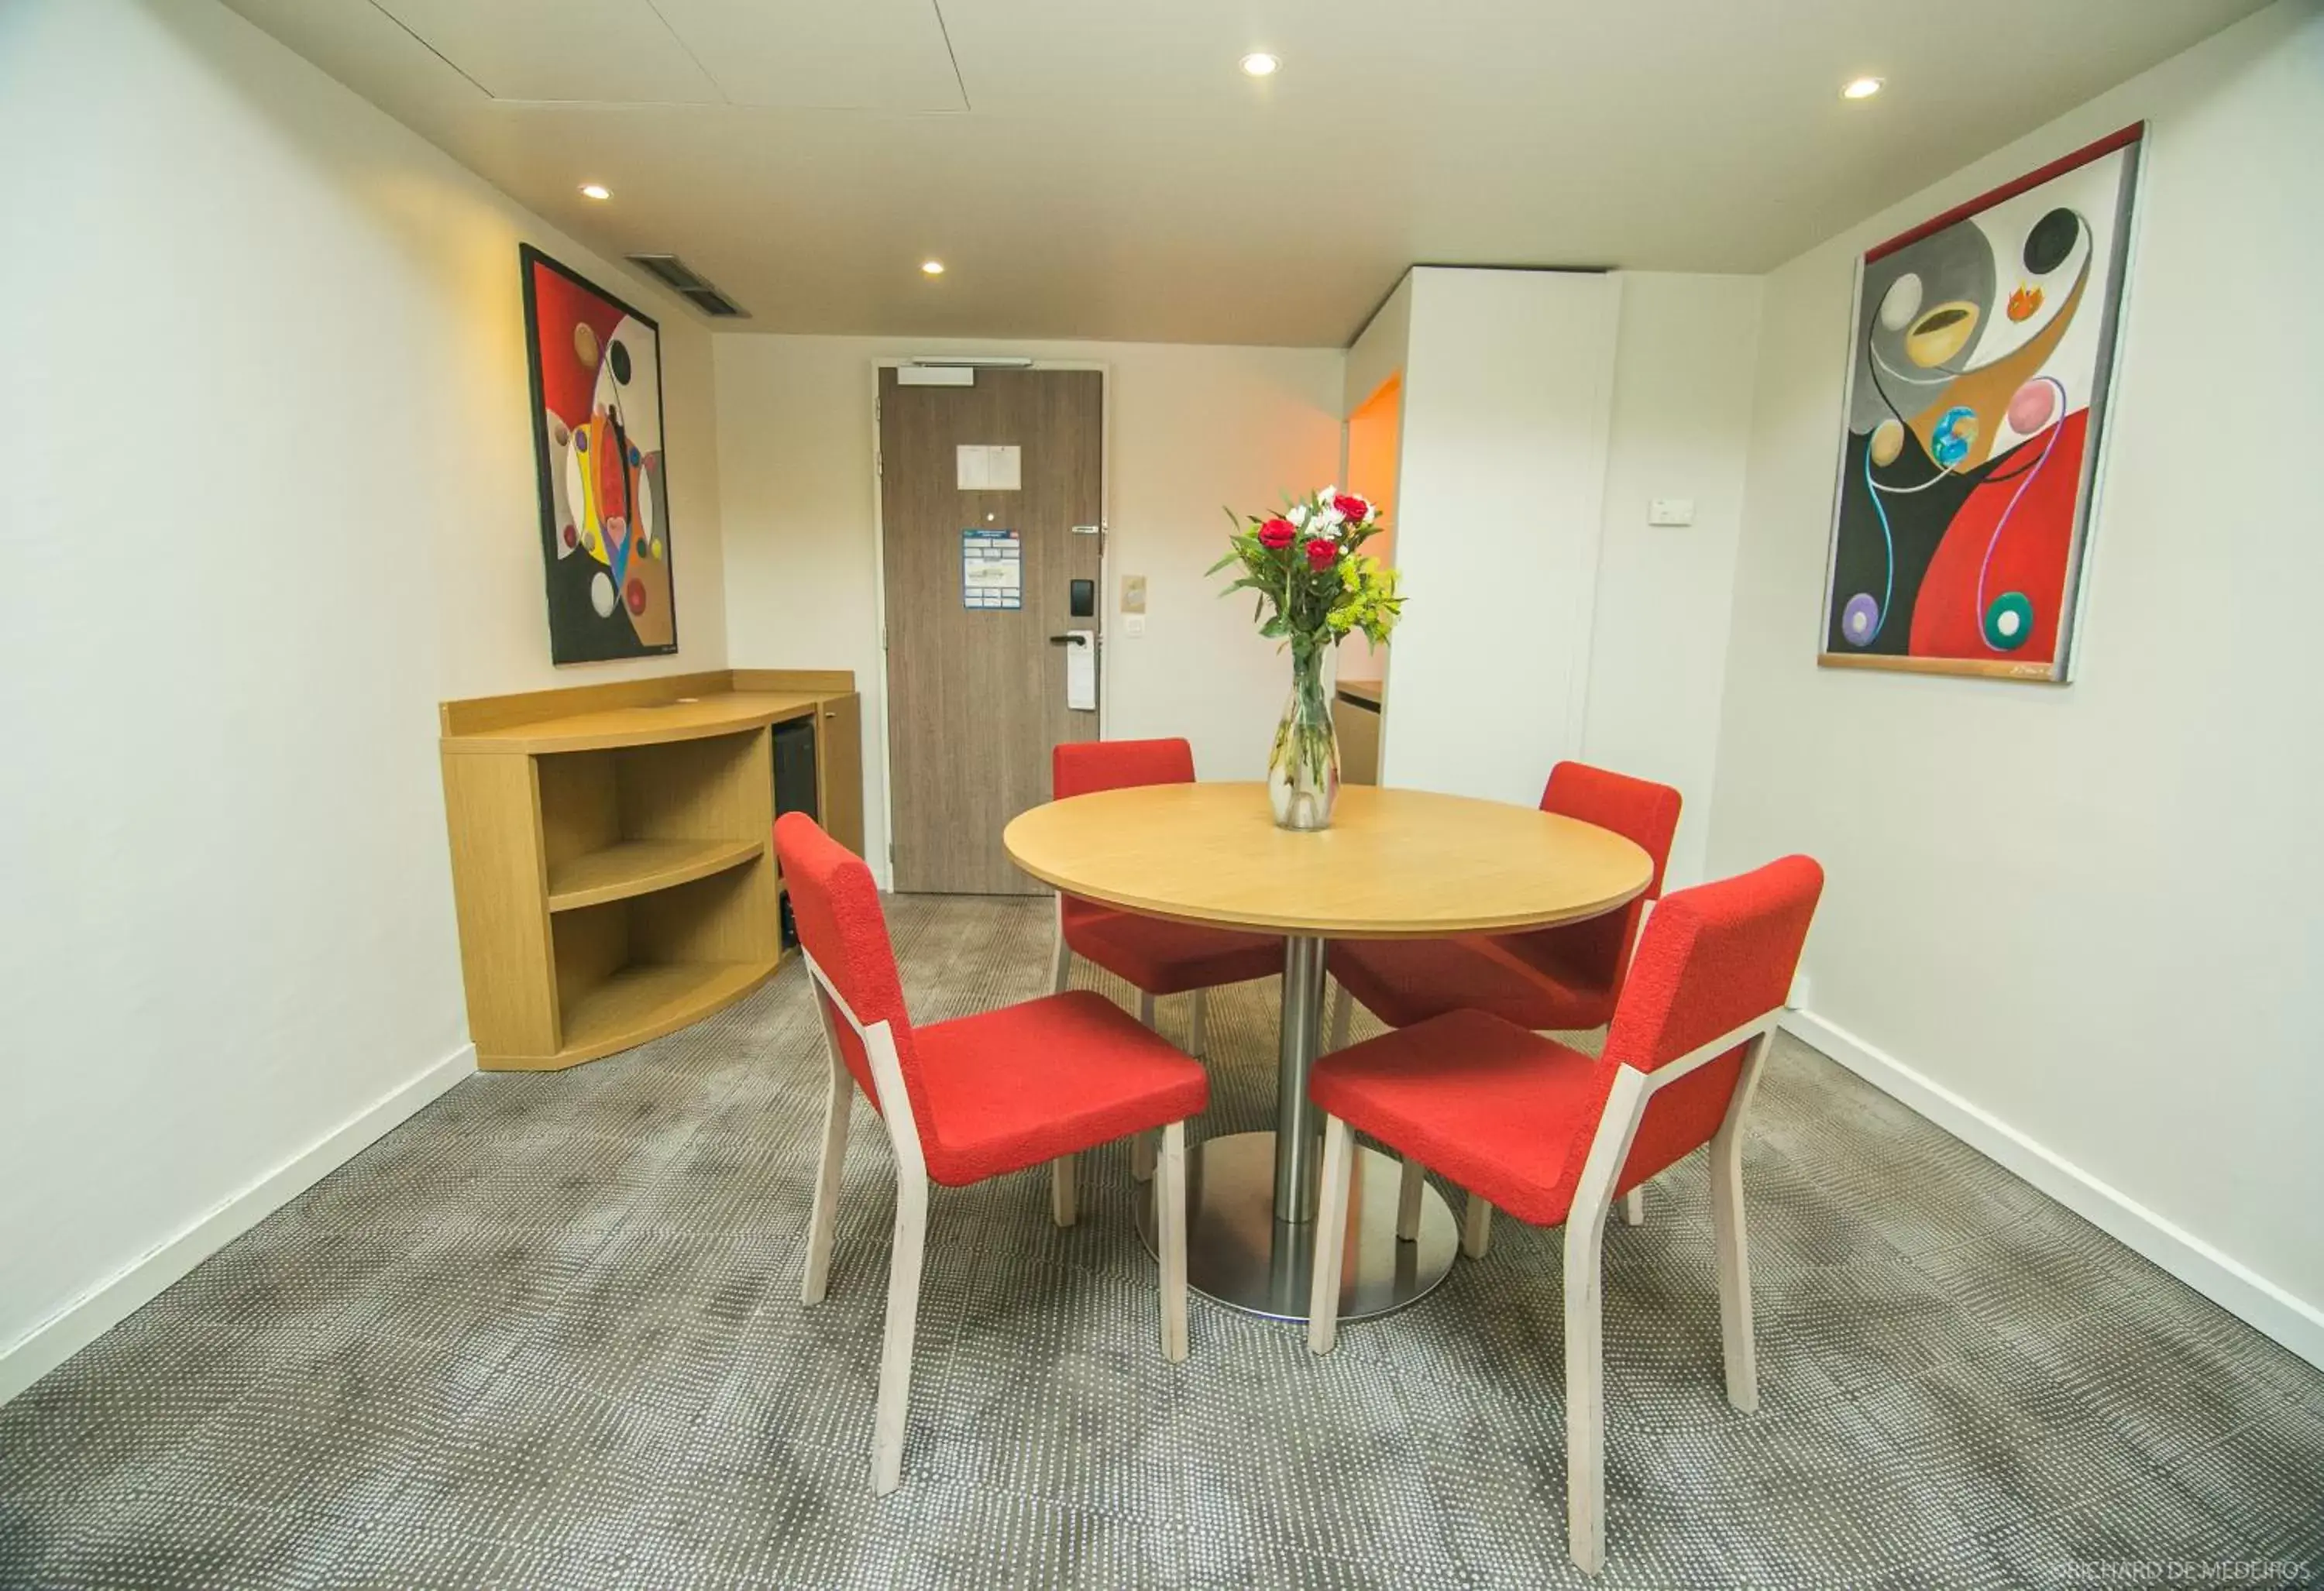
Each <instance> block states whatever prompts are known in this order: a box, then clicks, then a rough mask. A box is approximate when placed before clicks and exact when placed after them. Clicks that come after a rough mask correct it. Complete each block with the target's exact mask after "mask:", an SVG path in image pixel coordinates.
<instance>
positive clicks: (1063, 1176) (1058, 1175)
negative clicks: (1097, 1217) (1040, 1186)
mask: <svg viewBox="0 0 2324 1591" xmlns="http://www.w3.org/2000/svg"><path fill="white" fill-rule="evenodd" d="M1049 1219H1051V1220H1053V1221H1055V1222H1056V1224H1057V1225H1058V1226H1060V1227H1070V1226H1072V1225H1073V1224H1074V1157H1073V1156H1072V1155H1070V1154H1060V1155H1058V1156H1057V1157H1056V1159H1055V1160H1053V1161H1051V1162H1049Z"/></svg>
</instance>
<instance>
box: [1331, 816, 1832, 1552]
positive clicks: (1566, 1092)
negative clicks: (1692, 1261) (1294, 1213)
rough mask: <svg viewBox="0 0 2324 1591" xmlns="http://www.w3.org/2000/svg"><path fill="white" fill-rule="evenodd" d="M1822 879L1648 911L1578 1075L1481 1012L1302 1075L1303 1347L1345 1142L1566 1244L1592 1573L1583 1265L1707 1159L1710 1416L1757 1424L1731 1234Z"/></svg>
mask: <svg viewBox="0 0 2324 1591" xmlns="http://www.w3.org/2000/svg"><path fill="white" fill-rule="evenodd" d="M1822 891H1823V869H1821V868H1820V867H1818V866H1817V865H1816V864H1815V863H1814V862H1812V861H1811V860H1808V859H1807V858H1806V857H1803V856H1793V857H1786V858H1784V860H1781V861H1776V862H1770V863H1769V864H1768V865H1767V866H1766V867H1764V868H1761V869H1758V870H1757V872H1751V873H1746V874H1744V875H1743V876H1742V877H1740V878H1729V879H1726V880H1724V881H1723V882H1720V883H1717V884H1704V885H1701V886H1699V887H1696V888H1692V889H1683V890H1681V891H1679V892H1678V893H1677V894H1676V895H1674V896H1672V897H1670V898H1669V899H1668V900H1666V901H1665V902H1663V903H1662V905H1661V906H1658V907H1657V908H1655V914H1654V916H1653V917H1652V918H1651V919H1650V920H1649V921H1648V922H1647V924H1646V933H1644V934H1643V935H1642V936H1641V938H1640V940H1639V943H1638V951H1637V966H1636V967H1635V969H1634V970H1632V971H1631V973H1630V978H1629V983H1628V987H1626V988H1625V989H1623V991H1622V998H1621V1002H1620V1004H1619V1005H1618V1007H1616V1009H1615V1012H1614V1023H1613V1030H1612V1031H1611V1032H1610V1033H1609V1034H1608V1035H1607V1038H1606V1049H1605V1053H1604V1054H1603V1055H1601V1056H1600V1057H1599V1058H1597V1059H1595V1060H1592V1059H1591V1057H1589V1056H1587V1055H1584V1054H1582V1053H1581V1052H1580V1051H1578V1050H1570V1049H1567V1048H1566V1047H1565V1046H1564V1045H1563V1044H1558V1043H1557V1042H1555V1041H1554V1040H1553V1039H1546V1038H1543V1037H1541V1036H1540V1035H1536V1034H1533V1033H1529V1032H1527V1031H1526V1029H1524V1028H1522V1027H1519V1026H1517V1025H1515V1024H1514V1023H1511V1022H1508V1021H1507V1020H1505V1019H1503V1018H1501V1017H1499V1016H1491V1015H1489V1014H1488V1013H1485V1012H1482V1011H1456V1012H1453V1013H1452V1014H1451V1015H1449V1016H1437V1017H1432V1018H1431V1019H1429V1020H1428V1021H1426V1022H1423V1023H1419V1024H1416V1025H1414V1026H1411V1027H1406V1028H1400V1029H1398V1030H1397V1031H1396V1032H1394V1033H1390V1034H1387V1035H1383V1036H1381V1037H1379V1038H1376V1039H1373V1040H1371V1041H1369V1043H1366V1044H1358V1045H1357V1046H1356V1047H1355V1048H1353V1049H1351V1050H1342V1051H1340V1052H1339V1053H1336V1054H1331V1055H1326V1056H1324V1057H1323V1059H1322V1060H1320V1061H1318V1062H1315V1071H1314V1075H1313V1077H1312V1078H1311V1080H1310V1081H1309V1084H1308V1092H1309V1095H1310V1097H1311V1098H1313V1099H1314V1101H1315V1104H1316V1105H1317V1107H1318V1108H1321V1109H1322V1110H1323V1112H1324V1113H1325V1115H1324V1132H1323V1191H1322V1195H1321V1198H1320V1200H1319V1201H1318V1203H1319V1208H1318V1209H1317V1212H1316V1217H1315V1222H1316V1225H1315V1256H1316V1257H1315V1274H1314V1292H1313V1293H1312V1294H1311V1297H1310V1301H1309V1309H1310V1314H1309V1320H1308V1328H1307V1346H1308V1347H1311V1348H1313V1349H1314V1351H1315V1352H1317V1353H1319V1354H1323V1353H1329V1352H1330V1351H1331V1350H1332V1346H1333V1342H1334V1341H1335V1340H1337V1337H1338V1321H1337V1319H1336V1316H1337V1311H1338V1309H1339V1300H1340V1265H1341V1251H1342V1248H1344V1247H1345V1246H1346V1245H1345V1241H1344V1234H1345V1232H1346V1229H1347V1219H1348V1183H1349V1168H1350V1162H1351V1156H1350V1149H1349V1134H1350V1130H1351V1129H1353V1130H1354V1131H1357V1132H1364V1133H1369V1134H1370V1135H1371V1136H1373V1137H1375V1138H1378V1139H1379V1141H1380V1142H1382V1143H1383V1144H1386V1145H1388V1147H1390V1148H1391V1149H1395V1150H1398V1151H1400V1152H1401V1153H1403V1154H1406V1155H1409V1156H1413V1157H1416V1158H1417V1159H1419V1160H1420V1161H1422V1162H1424V1163H1426V1164H1428V1165H1432V1166H1434V1167H1435V1168H1436V1169H1437V1170H1438V1171H1439V1172H1441V1173H1443V1174H1444V1175H1445V1176H1447V1177H1449V1178H1451V1179H1452V1181H1453V1182H1456V1183H1458V1184H1460V1185H1461V1186H1462V1187H1464V1188H1468V1189H1470V1190H1471V1191H1475V1192H1477V1193H1480V1194H1482V1195H1483V1196H1484V1197H1485V1198H1487V1199H1489V1200H1491V1201H1492V1202H1493V1203H1495V1204H1498V1205H1499V1206H1500V1207H1501V1208H1502V1209H1505V1210H1507V1211H1508V1213H1509V1214H1511V1215H1513V1216H1515V1217H1517V1219H1519V1220H1522V1221H1530V1222H1532V1223H1533V1224H1534V1225H1535V1226H1542V1227H1554V1226H1559V1225H1563V1227H1564V1228H1565V1405H1566V1410H1565V1432H1566V1446H1565V1494H1566V1535H1567V1545H1568V1547H1569V1549H1570V1550H1571V1551H1572V1555H1573V1561H1574V1562H1575V1563H1577V1564H1579V1565H1580V1566H1581V1567H1582V1568H1583V1569H1584V1570H1588V1571H1593V1572H1594V1571H1595V1570H1596V1569H1597V1568H1599V1567H1600V1565H1601V1564H1602V1563H1603V1562H1604V1560H1605V1555H1606V1539H1605V1491H1606V1481H1605V1467H1604V1466H1605V1451H1604V1449H1605V1390H1604V1383H1603V1374H1604V1369H1603V1364H1602V1359H1603V1352H1602V1347H1603V1345H1602V1343H1601V1341H1600V1300H1599V1292H1598V1287H1599V1254H1600V1248H1601V1247H1602V1246H1603V1245H1604V1242H1605V1231H1606V1214H1607V1211H1608V1209H1609V1208H1610V1207H1611V1205H1612V1203H1613V1201H1614V1200H1615V1199H1616V1197H1618V1195H1619V1194H1621V1193H1622V1192H1624V1191H1627V1190H1628V1189H1631V1188H1635V1187H1637V1185H1638V1184H1639V1183H1640V1182H1644V1181H1645V1180H1646V1178H1648V1177H1651V1176H1655V1175H1656V1174H1657V1173H1661V1172H1663V1171H1665V1170H1666V1169H1668V1168H1669V1167H1670V1166H1671V1165H1672V1164H1674V1163H1676V1162H1677V1161H1678V1160H1679V1159H1681V1158H1682V1157H1683V1156H1685V1155H1688V1154H1692V1153H1693V1152H1694V1151H1696V1150H1697V1149H1700V1148H1701V1147H1702V1146H1703V1145H1706V1144H1707V1145H1710V1146H1711V1223H1712V1226H1713V1227H1714V1228H1716V1234H1717V1250H1718V1265H1719V1315H1720V1333H1721V1336H1722V1337H1723V1338H1724V1340H1725V1347H1726V1359H1727V1399H1728V1402H1731V1403H1733V1404H1734V1405H1735V1407H1737V1408H1738V1409H1740V1410H1742V1411H1743V1412H1745V1413H1747V1414H1748V1413H1749V1412H1752V1411H1753V1410H1754V1409H1756V1408H1757V1407H1758V1401H1759V1391H1758V1365H1757V1357H1756V1352H1755V1349H1754V1347H1753V1344H1752V1339H1751V1265H1750V1256H1749V1254H1748V1248H1747V1246H1746V1245H1745V1242H1744V1235H1743V1163H1742V1141H1743V1133H1742V1128H1743V1115H1744V1112H1745V1110H1746V1109H1748V1108H1749V1105H1750V1102H1751V1091H1752V1090H1753V1088H1754V1087H1756V1086H1757V1082H1758V1080H1759V1070H1760V1066H1761V1063H1762V1062H1763V1061H1764V1060H1765V1058H1766V1045H1767V1035H1768V1033H1769V1032H1770V1031H1771V1030H1772V1029H1773V1028H1774V1027H1775V1018H1776V1017H1777V1016H1779V1015H1781V1013H1782V1010H1783V1005H1784V995H1785V993H1786V991H1787V990H1789V989H1790V988H1791V983H1792V974H1793V973H1794V970H1797V968H1798V966H1799V961H1800V947H1801V945H1802V944H1803V943H1804V942H1805V941H1806V939H1807V933H1808V923H1809V920H1810V919H1811V918H1812V917H1813V916H1814V915H1815V907H1816V898H1817V897H1818V896H1819V895H1821V893H1822Z"/></svg>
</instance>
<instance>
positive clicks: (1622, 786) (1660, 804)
mask: <svg viewBox="0 0 2324 1591" xmlns="http://www.w3.org/2000/svg"><path fill="white" fill-rule="evenodd" d="M1541 809H1542V811H1544V812H1554V813H1557V814H1561V815H1562V816H1565V817H1570V818H1579V819H1580V820H1581V821H1582V822H1583V823H1595V824H1597V825H1598V827H1600V828H1601V829H1611V830H1612V831H1613V832H1615V833H1617V834H1619V835H1621V836H1622V837H1623V838H1624V839H1625V840H1628V841H1630V842H1631V843H1632V844H1634V845H1636V846H1637V848H1638V849H1639V850H1641V851H1645V852H1646V858H1647V860H1650V861H1651V862H1653V863H1654V869H1655V870H1654V876H1653V878H1651V879H1650V880H1649V881H1648V883H1647V885H1646V894H1644V895H1642V896H1640V897H1638V898H1637V900H1634V901H1632V902H1631V903H1630V904H1629V905H1628V906H1625V907H1624V908H1623V909H1622V910H1620V911H1618V912H1608V913H1607V914H1605V915H1603V916H1598V917H1591V918H1590V919H1589V920H1588V921H1586V922H1582V923H1571V924H1564V925H1563V926H1561V927H1556V928H1544V929H1541V930H1539V931H1538V932H1536V933H1520V934H1513V935H1511V936H1510V937H1509V939H1508V941H1507V943H1508V947H1509V949H1510V950H1511V951H1513V952H1515V953H1516V954H1517V955H1518V956H1519V957H1521V958H1523V959H1524V960H1526V961H1533V962H1535V963H1536V964H1537V965H1540V966H1542V967H1543V968H1544V970H1556V971H1558V972H1561V973H1563V974H1565V975H1568V976H1572V975H1579V976H1581V977H1582V978H1584V979H1588V980H1589V981H1591V982H1593V983H1598V984H1601V985H1602V986H1603V987H1605V988H1607V989H1617V990H1618V989H1620V988H1621V987H1622V979H1623V978H1624V976H1625V975H1626V974H1627V973H1628V970H1629V965H1630V952H1631V949H1632V947H1633V946H1634V945H1635V944H1636V943H1637V938H1638V915H1639V914H1640V913H1641V912H1643V911H1645V910H1646V902H1648V901H1650V900H1656V899H1659V898H1660V897H1661V896H1662V892H1663V869H1665V867H1667V866H1669V865H1670V852H1671V841H1672V839H1673V837H1674V836H1675V835H1676V834H1677V832H1678V810H1679V794H1678V792H1677V791H1676V790H1674V789H1672V788H1671V787H1670V786H1668V785H1657V784H1655V783H1654V782H1653V781H1652V780H1649V779H1634V778H1632V777H1629V776H1628V774H1618V773H1609V772H1608V771H1607V770H1606V769H1605V768H1592V767H1591V766H1590V765H1589V764H1588V763H1586V762H1561V763H1559V764H1558V765H1557V766H1556V767H1555V768H1551V769H1550V770H1549V783H1548V785H1547V786H1545V787H1544V789H1543V790H1542V793H1541Z"/></svg>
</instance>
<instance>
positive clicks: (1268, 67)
mask: <svg viewBox="0 0 2324 1591" xmlns="http://www.w3.org/2000/svg"><path fill="white" fill-rule="evenodd" d="M1282 65H1283V63H1282V62H1281V61H1279V60H1276V59H1275V57H1273V56H1271V55H1269V54H1268V53H1267V51H1264V50H1254V51H1251V52H1250V54H1249V55H1246V56H1244V57H1243V58H1242V70H1243V76H1245V77H1247V78H1271V77H1273V76H1275V74H1276V72H1277V69H1279V68H1280V67H1281V66H1282Z"/></svg>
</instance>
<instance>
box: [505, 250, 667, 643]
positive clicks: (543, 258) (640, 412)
mask: <svg viewBox="0 0 2324 1591" xmlns="http://www.w3.org/2000/svg"><path fill="white" fill-rule="evenodd" d="M519 253H520V257H521V263H522V265H523V270H524V324H525V340H526V353H527V355H528V357H529V358H530V363H531V367H532V425H533V444H534V448H535V457H536V458H537V460H538V461H539V485H540V538H541V557H542V560H543V562H544V563H545V565H546V566H547V569H548V577H549V659H550V661H551V662H555V663H587V662H595V661H598V660H601V659H604V658H639V657H645V656H647V655H649V654H651V653H655V652H674V651H676V650H678V612H677V610H676V608H675V607H674V605H673V603H672V598H671V589H670V558H669V471H668V465H667V462H666V461H665V459H664V457H663V455H662V419H661V332H660V328H659V327H658V326H655V324H654V323H653V322H652V321H651V320H649V319H648V318H646V317H644V316H643V315H641V314H639V313H638V312H637V311H636V310H635V309H632V308H630V307H629V306H628V305H626V304H624V303H622V301H621V300H620V299H616V298H614V297H613V295H612V294H611V293H608V292H606V291H604V290H603V289H601V288H598V287H595V286H593V285H592V284H591V283H589V282H587V281H585V280H582V279H581V278H580V277H579V276H577V275H576V274H574V272H572V271H568V270H567V269H566V268H565V267H564V266H562V265H560V264H558V262H556V261H554V260H552V259H550V258H549V256H548V255H546V254H544V253H541V252H540V251H539V250H538V249H536V248H533V247H531V246H530V244H527V245H525V246H524V247H523V248H521V250H520V251H519Z"/></svg>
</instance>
